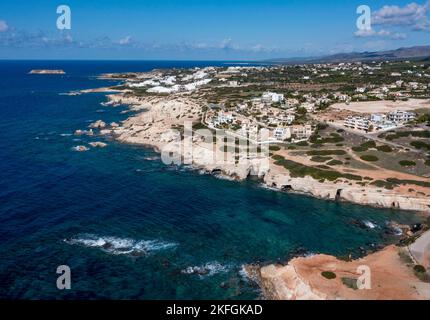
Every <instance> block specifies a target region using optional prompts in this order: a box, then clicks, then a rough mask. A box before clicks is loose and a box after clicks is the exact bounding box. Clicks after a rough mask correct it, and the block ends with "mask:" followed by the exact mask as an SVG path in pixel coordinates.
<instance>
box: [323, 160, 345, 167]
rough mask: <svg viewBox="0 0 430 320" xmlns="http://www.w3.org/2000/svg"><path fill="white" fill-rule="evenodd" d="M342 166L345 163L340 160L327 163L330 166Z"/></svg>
mask: <svg viewBox="0 0 430 320" xmlns="http://www.w3.org/2000/svg"><path fill="white" fill-rule="evenodd" d="M341 164H343V162H342V161H339V160H331V161H330V162H327V165H329V166H340V165H341Z"/></svg>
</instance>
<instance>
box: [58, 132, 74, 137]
mask: <svg viewBox="0 0 430 320" xmlns="http://www.w3.org/2000/svg"><path fill="white" fill-rule="evenodd" d="M71 135H72V134H71V133H61V134H60V136H62V137H70V136H71Z"/></svg>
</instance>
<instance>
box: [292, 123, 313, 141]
mask: <svg viewBox="0 0 430 320" xmlns="http://www.w3.org/2000/svg"><path fill="white" fill-rule="evenodd" d="M313 132H314V131H313V130H312V126H311V125H297V126H293V130H292V134H294V135H295V136H296V138H297V140H303V139H309V138H310V137H311V136H312V134H313Z"/></svg>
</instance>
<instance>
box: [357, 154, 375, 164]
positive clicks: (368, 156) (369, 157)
mask: <svg viewBox="0 0 430 320" xmlns="http://www.w3.org/2000/svg"><path fill="white" fill-rule="evenodd" d="M360 159H361V160H364V161H368V162H376V161H378V160H379V159H378V157H377V156H374V155H371V154H365V155H362V156H361V157H360Z"/></svg>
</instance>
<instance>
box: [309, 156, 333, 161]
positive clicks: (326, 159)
mask: <svg viewBox="0 0 430 320" xmlns="http://www.w3.org/2000/svg"><path fill="white" fill-rule="evenodd" d="M331 159H333V158H331V157H323V156H314V157H312V158H311V161H313V162H327V161H329V160H331Z"/></svg>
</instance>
